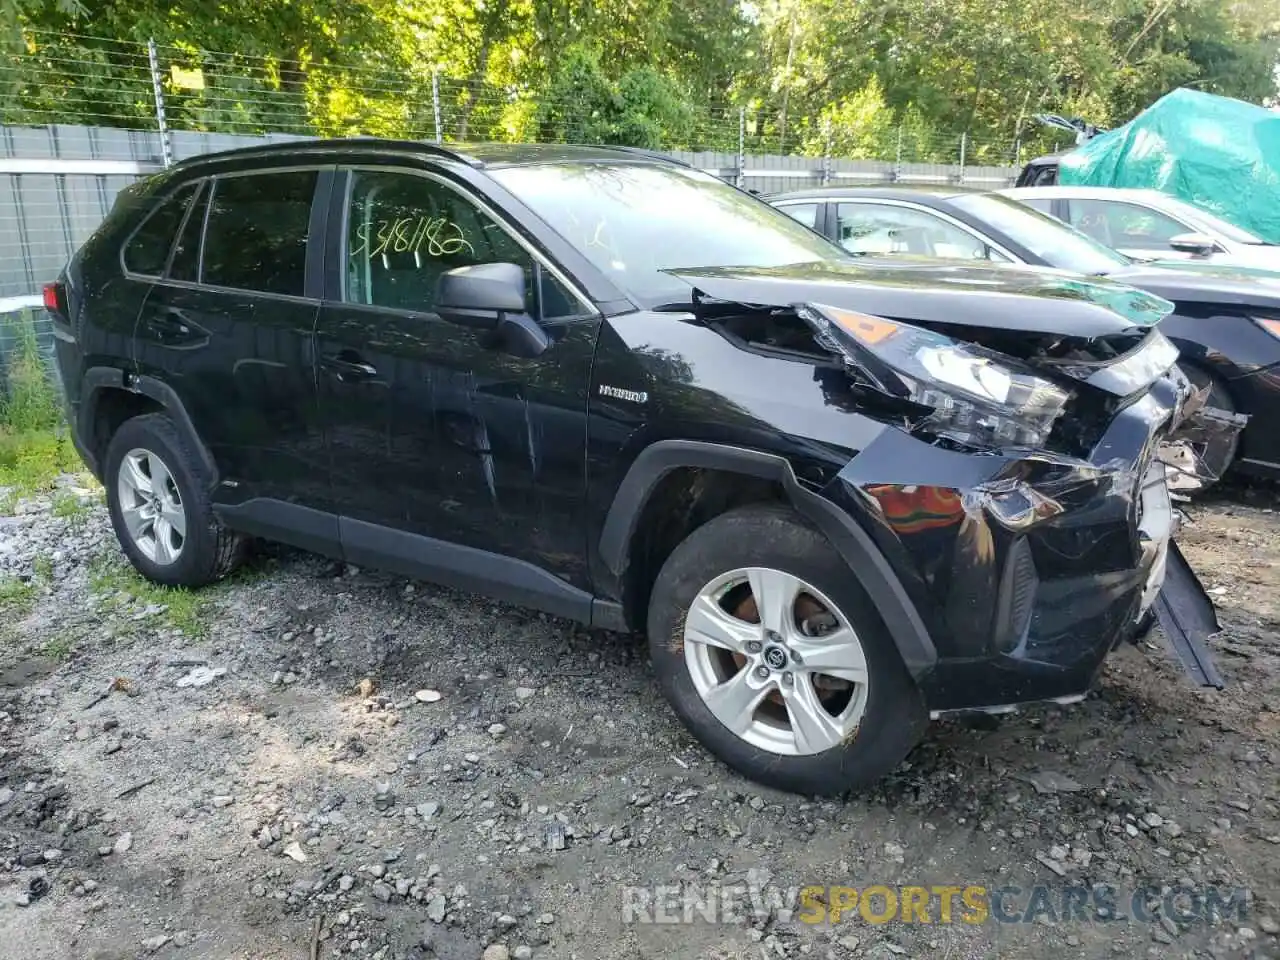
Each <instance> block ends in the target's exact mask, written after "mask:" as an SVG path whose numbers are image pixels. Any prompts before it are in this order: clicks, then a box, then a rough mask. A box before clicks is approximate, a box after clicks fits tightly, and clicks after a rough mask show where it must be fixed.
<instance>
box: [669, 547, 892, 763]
mask: <svg viewBox="0 0 1280 960" xmlns="http://www.w3.org/2000/svg"><path fill="white" fill-rule="evenodd" d="M684 639H685V644H684V654H685V663H686V664H687V665H688V668H689V675H690V677H691V678H692V680H693V685H694V688H695V689H696V690H697V691H698V695H699V696H700V697H702V700H703V702H704V703H705V704H706V705H707V708H708V709H709V710H710V711H711V713H712V714H713V715H714V716H715V718H716V719H717V720H719V721H720V722H721V723H723V724H724V725H725V726H726V727H728V728H729V729H730V730H732V731H733V732H734V733H735V734H737V735H738V736H739V737H741V738H742V739H743V740H745V741H746V742H747V743H749V744H751V745H752V746H753V747H757V748H759V749H761V750H767V751H769V752H770V753H776V754H781V755H783V756H802V755H807V754H816V753H822V752H824V751H826V750H830V749H832V748H833V747H837V746H839V745H840V744H841V743H843V742H844V741H845V740H846V739H848V738H850V737H852V736H853V735H854V734H855V733H856V732H857V729H858V724H859V723H860V722H861V720H862V716H863V714H864V713H865V712H866V706H867V693H868V673H867V658H866V654H865V653H864V652H863V649H862V642H861V641H860V640H859V639H858V634H857V632H856V631H854V629H853V628H852V627H851V626H850V625H849V621H848V620H847V619H846V618H845V617H844V616H843V615H842V614H841V613H840V611H839V609H838V608H837V607H836V605H835V604H834V603H832V602H831V600H829V599H828V598H827V597H825V596H823V594H822V593H821V592H820V591H819V590H818V589H817V588H815V587H813V586H812V585H810V584H808V583H806V582H805V581H803V580H801V579H800V578H798V577H795V576H792V575H791V574H789V573H785V572H783V571H781V570H775V569H772V568H769V567H750V568H744V569H739V570H733V571H731V572H729V573H726V574H724V575H723V576H719V577H717V578H715V579H714V580H712V581H711V582H710V583H708V584H707V585H706V586H704V587H703V588H702V589H701V590H700V591H698V595H697V597H696V598H695V599H694V601H693V604H692V605H691V606H690V608H689V612H688V615H687V616H686V617H685V627H684Z"/></svg>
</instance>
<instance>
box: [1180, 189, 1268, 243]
mask: <svg viewBox="0 0 1280 960" xmlns="http://www.w3.org/2000/svg"><path fill="white" fill-rule="evenodd" d="M1155 206H1156V207H1157V208H1162V209H1165V210H1168V211H1169V212H1170V213H1172V214H1173V215H1174V216H1180V217H1182V219H1184V220H1190V221H1192V222H1193V223H1197V224H1199V225H1200V226H1201V227H1207V228H1208V229H1209V232H1210V233H1216V234H1218V235H1219V236H1221V237H1225V238H1226V239H1227V240H1230V241H1232V242H1234V243H1266V241H1265V240H1263V239H1262V238H1261V237H1255V236H1254V235H1253V234H1252V233H1250V232H1249V231H1248V230H1241V229H1240V228H1239V227H1237V226H1236V225H1235V224H1234V223H1227V221H1225V220H1223V219H1222V218H1221V217H1217V216H1214V215H1213V214H1212V213H1210V212H1209V211H1208V210H1203V209H1201V208H1200V207H1197V206H1196V205H1195V204H1192V203H1187V202H1185V201H1183V200H1179V199H1178V198H1177V197H1171V196H1169V195H1167V194H1162V195H1161V197H1160V201H1159V203H1157V204H1155Z"/></svg>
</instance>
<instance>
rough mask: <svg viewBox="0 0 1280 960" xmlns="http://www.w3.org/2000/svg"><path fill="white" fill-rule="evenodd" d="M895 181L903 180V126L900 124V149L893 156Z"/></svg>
mask: <svg viewBox="0 0 1280 960" xmlns="http://www.w3.org/2000/svg"><path fill="white" fill-rule="evenodd" d="M893 179H895V180H901V179H902V124H898V149H897V151H896V152H895V153H894V155H893Z"/></svg>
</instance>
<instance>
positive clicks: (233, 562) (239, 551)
mask: <svg viewBox="0 0 1280 960" xmlns="http://www.w3.org/2000/svg"><path fill="white" fill-rule="evenodd" d="M103 478H104V480H105V484H106V488H107V508H108V511H109V512H110V514H111V526H112V527H113V528H114V529H115V532H116V538H117V539H118V540H119V541H120V546H121V547H122V548H123V550H124V552H125V556H127V557H128V558H129V562H130V563H131V564H133V567H134V569H136V570H137V571H138V572H139V573H140V574H142V575H143V576H144V577H146V578H147V579H148V580H151V581H152V582H154V583H159V584H163V585H165V586H171V587H202V586H205V585H206V584H209V583H213V582H214V581H216V580H220V579H221V578H222V577H225V576H226V575H227V574H228V573H230V572H231V571H232V570H234V569H235V568H236V566H237V565H238V564H239V563H240V560H241V559H242V557H243V555H244V547H245V539H244V538H243V537H242V536H240V535H239V534H237V533H233V532H232V531H230V530H228V529H227V528H226V527H224V526H223V525H222V524H221V522H220V521H219V520H218V518H217V517H216V516H215V515H214V513H213V508H212V506H211V504H210V501H209V489H210V487H211V485H212V478H211V477H210V476H209V474H208V471H207V470H206V469H205V468H204V465H203V463H202V462H201V461H200V458H199V457H198V456H196V454H195V451H193V450H191V449H190V445H189V444H188V443H187V442H186V440H185V438H184V437H183V436H182V434H181V433H180V432H179V430H178V428H177V427H176V426H175V425H174V423H173V421H172V420H171V419H169V417H168V416H167V415H166V414H163V413H148V414H144V415H143V416H140V417H134V418H133V419H132V420H127V421H125V422H124V423H123V424H122V425H121V426H120V428H119V429H118V430H117V431H116V432H115V435H114V436H112V438H111V442H110V443H109V444H108V445H107V454H106V458H105V460H104V470H103Z"/></svg>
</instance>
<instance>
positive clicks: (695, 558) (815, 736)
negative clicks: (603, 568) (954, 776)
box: [648, 505, 927, 794]
mask: <svg viewBox="0 0 1280 960" xmlns="http://www.w3.org/2000/svg"><path fill="white" fill-rule="evenodd" d="M648 632H649V650H650V655H651V657H652V659H653V664H654V670H655V672H656V673H657V676H658V680H659V683H660V684H661V686H662V690H663V693H664V694H665V695H666V697H667V699H668V700H669V701H670V703H671V705H672V707H673V708H674V709H675V711H676V712H677V714H679V716H680V718H681V720H683V721H684V723H685V725H686V726H687V727H688V728H689V730H690V731H691V732H692V733H693V734H694V735H695V736H696V737H697V738H698V739H699V740H700V741H702V743H703V744H705V745H706V746H707V748H708V749H709V750H711V751H712V752H713V753H714V754H715V755H716V756H718V757H719V758H720V759H722V760H723V761H724V762H726V763H727V764H729V765H730V766H731V767H734V768H735V769H737V770H738V771H740V772H741V773H743V774H744V775H746V776H747V777H749V778H751V779H753V780H756V781H758V782H760V783H764V784H767V785H769V786H774V787H778V788H780V789H783V790H791V791H795V792H798V793H811V794H834V793H840V792H843V791H846V790H850V789H858V788H861V787H865V786H869V785H870V784H872V783H874V782H875V781H876V780H878V779H880V778H881V777H882V776H884V775H885V774H886V773H888V772H889V771H890V770H892V769H893V768H894V767H895V766H897V764H898V763H899V762H900V761H901V760H902V758H903V757H904V756H906V754H907V752H908V751H909V750H910V749H911V748H912V747H913V746H914V745H915V744H916V742H917V741H918V740H919V738H920V736H921V734H922V733H923V730H924V727H925V724H926V722H927V714H926V712H925V709H924V705H923V702H922V700H921V696H920V693H919V690H918V689H917V688H916V686H915V684H914V683H913V681H912V680H911V678H910V676H909V675H908V674H907V671H906V669H905V667H904V666H903V663H902V659H901V657H900V656H899V654H898V651H897V648H896V647H895V646H894V644H893V641H892V639H891V638H890V636H889V634H888V631H887V630H886V629H885V627H884V624H883V623H882V621H881V619H880V616H879V614H878V613H877V611H876V609H875V606H874V604H873V603H872V602H871V599H870V598H869V597H868V596H867V594H866V593H865V592H864V591H863V590H862V589H861V587H860V586H859V585H858V583H857V580H856V578H855V577H854V575H853V572H852V571H851V570H850V569H849V567H848V566H847V565H846V564H845V562H844V560H843V559H842V558H841V557H840V555H839V554H838V553H837V552H836V551H835V549H834V548H833V547H832V546H831V544H830V543H829V542H828V541H827V540H826V538H825V537H823V536H822V534H820V533H819V532H818V531H816V530H814V529H813V528H811V527H809V526H808V525H807V524H805V523H804V522H803V520H801V519H800V518H799V517H798V516H797V515H796V514H794V513H793V512H791V511H790V510H787V509H785V508H782V507H778V506H774V505H769V506H752V507H745V508H742V509H739V510H733V511H730V512H729V513H726V514H723V515H721V516H719V517H717V518H715V519H714V520H711V521H709V522H708V523H706V524H704V525H703V526H701V527H699V528H698V529H696V530H695V531H694V532H693V533H691V534H690V535H689V536H688V537H687V538H686V539H685V540H684V542H682V543H681V544H679V545H678V546H677V547H676V549H675V550H674V551H672V553H671V556H670V557H669V558H668V559H667V562H666V563H665V564H664V565H663V567H662V570H661V572H660V573H659V575H658V578H657V580H656V582H655V583H654V588H653V595H652V597H651V600H650V604H649V620H648Z"/></svg>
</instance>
